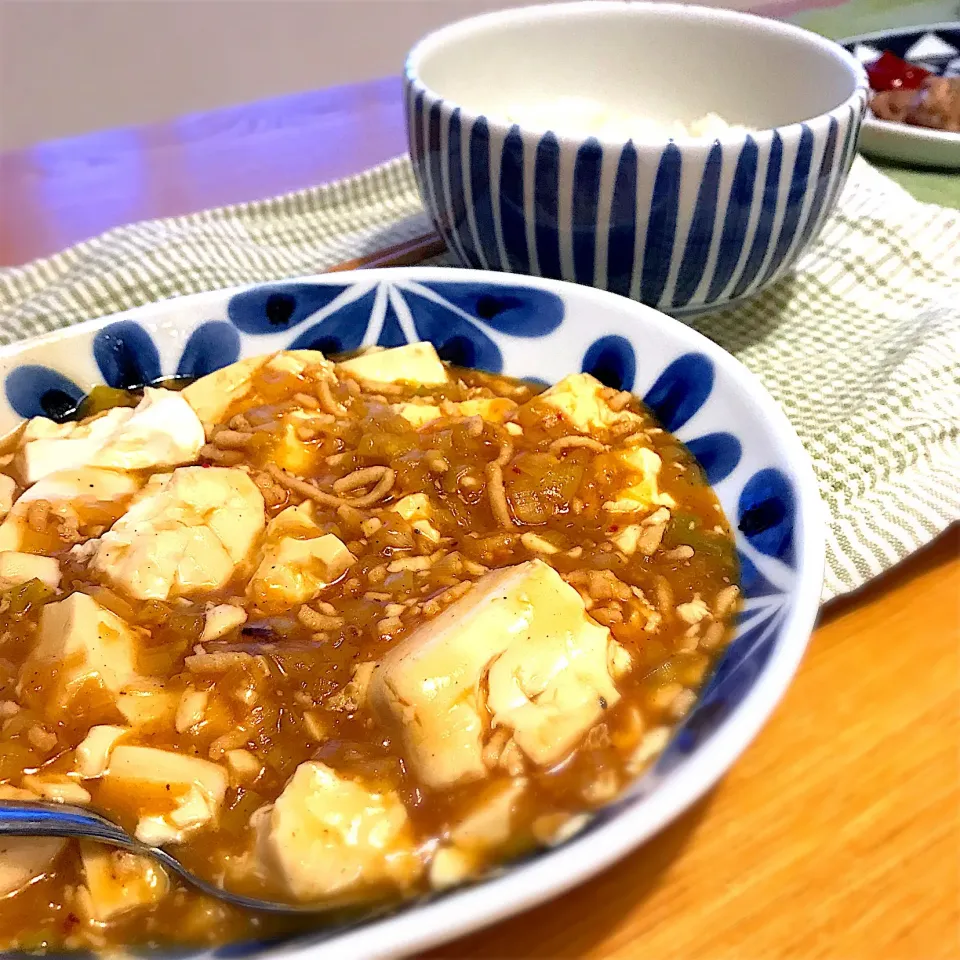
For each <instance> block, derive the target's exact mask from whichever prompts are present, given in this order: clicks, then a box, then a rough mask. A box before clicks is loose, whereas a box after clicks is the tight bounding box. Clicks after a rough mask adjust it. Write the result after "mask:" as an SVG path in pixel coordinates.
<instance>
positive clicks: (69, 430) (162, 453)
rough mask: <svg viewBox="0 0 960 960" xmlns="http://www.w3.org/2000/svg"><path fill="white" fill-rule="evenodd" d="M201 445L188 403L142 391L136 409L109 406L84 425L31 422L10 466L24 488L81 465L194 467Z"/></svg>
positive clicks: (168, 393) (170, 393)
mask: <svg viewBox="0 0 960 960" xmlns="http://www.w3.org/2000/svg"><path fill="white" fill-rule="evenodd" d="M203 444H204V433H203V425H202V424H201V423H200V421H199V419H197V415H196V414H195V413H194V412H193V409H192V408H191V407H190V405H189V404H188V403H187V401H186V400H184V398H183V397H182V396H181V395H180V394H179V393H176V392H174V391H172V390H160V389H154V388H152V387H146V388H145V389H144V393H143V399H142V400H141V401H140V403H139V404H138V406H137V407H136V408H135V409H131V408H129V407H114V408H113V409H111V410H107V411H106V412H105V413H103V414H101V415H100V416H98V417H96V418H94V419H92V420H90V421H89V422H85V423H62V424H58V423H54V422H53V421H51V420H46V419H45V418H43V417H37V418H35V419H33V420H31V421H30V422H29V423H28V424H27V426H26V428H25V429H24V433H23V437H22V438H21V441H20V449H19V451H18V453H17V456H16V459H15V461H14V463H15V466H16V468H17V470H18V471H19V474H20V478H21V480H22V481H23V482H24V483H25V484H27V485H29V484H33V483H36V482H37V481H38V480H41V479H43V477H46V476H49V475H50V474H51V473H58V472H60V471H63V470H71V469H78V468H80V467H106V468H108V469H111V470H156V469H163V468H168V467H176V466H179V465H180V464H185V463H193V462H194V461H195V460H196V459H197V457H198V456H199V454H200V448H201V447H202V446H203Z"/></svg>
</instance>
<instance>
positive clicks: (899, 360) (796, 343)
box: [0, 157, 960, 599]
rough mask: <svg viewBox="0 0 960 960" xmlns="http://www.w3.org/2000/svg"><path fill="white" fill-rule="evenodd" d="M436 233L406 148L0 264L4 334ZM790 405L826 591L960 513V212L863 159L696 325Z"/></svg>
mask: <svg viewBox="0 0 960 960" xmlns="http://www.w3.org/2000/svg"><path fill="white" fill-rule="evenodd" d="M428 229H429V223H428V221H427V219H426V216H425V214H424V212H423V208H422V206H421V204H420V201H419V198H418V196H417V191H416V187H415V184H414V180H413V173H412V170H411V167H410V163H409V160H408V159H407V158H405V157H404V158H401V159H398V160H394V161H392V162H391V163H388V164H386V165H384V166H382V167H378V168H377V169H375V170H371V171H368V172H367V173H364V174H361V175H359V176H357V177H353V178H351V179H349V180H344V181H341V182H339V183H333V184H329V185H327V186H323V187H317V188H314V189H311V190H305V191H301V192H299V193H294V194H290V195H288V196H283V197H278V198H275V199H272V200H265V201H262V202H258V203H251V204H244V205H241V206H234V207H226V208H224V209H220V210H209V211H206V212H204V213H198V214H194V215H192V216H188V217H177V218H174V219H170V220H158V221H152V222H148V223H139V224H134V225H132V226H129V227H121V228H119V229H116V230H112V231H110V232H109V233H106V234H104V235H103V236H101V237H98V238H96V239H94V240H90V241H87V242H86V243H81V244H79V245H78V246H76V247H73V248H72V249H69V250H66V251H64V252H63V253H59V254H57V255H56V256H53V257H50V258H48V259H45V260H40V261H37V262H35V263H32V264H29V265H27V266H25V267H19V268H15V269H9V270H5V271H0V342H3V343H9V342H12V341H14V340H18V339H21V338H23V337H29V336H33V335H35V334H39V333H43V332H46V331H49V330H54V329H57V328H60V327H64V326H67V325H69V324H71V323H76V322H77V321H79V320H84V319H86V318H88V317H96V316H102V315H104V314H107V313H112V312H115V311H118V310H125V309H127V308H129V307H134V306H138V305H140V304H144V303H148V302H150V301H153V300H159V299H162V298H165V297H173V296H177V295H180V294H185V293H193V292H195V291H201V290H210V289H215V288H217V287H226V286H231V285H234V284H242V283H249V282H253V281H262V280H274V279H278V278H281V277H290V276H296V275H300V274H310V273H315V272H319V271H322V270H324V269H325V268H327V267H330V266H332V265H334V264H337V263H341V262H343V261H345V260H348V259H352V258H354V257H358V256H361V255H363V254H365V253H370V252H372V251H375V250H378V249H383V248H385V247H388V246H391V245H393V244H396V243H399V242H401V241H403V240H407V239H410V238H413V237H416V236H419V235H421V234H423V233H425V232H427V230H428ZM696 326H697V327H698V328H699V329H700V330H701V331H702V332H703V333H705V334H706V335H707V336H709V337H711V338H712V339H714V340H716V341H717V342H718V343H720V344H721V345H722V346H724V347H725V348H726V349H727V350H729V351H730V352H731V353H733V354H735V355H736V356H737V357H739V359H740V360H742V361H743V363H745V364H746V365H747V366H748V367H749V368H750V369H751V370H753V371H754V372H755V373H756V374H757V375H758V376H759V377H760V379H761V380H762V381H763V382H764V384H765V385H766V387H767V389H768V390H769V391H770V393H772V394H773V396H774V397H776V398H777V400H778V401H779V402H780V404H781V405H782V406H783V409H784V410H785V411H786V413H787V415H788V416H789V418H790V420H791V421H792V422H793V424H794V426H795V427H796V429H797V432H798V434H799V435H800V438H801V439H802V440H803V442H804V444H805V445H806V448H807V450H808V451H809V453H810V456H811V458H812V459H813V463H814V466H815V468H816V471H817V475H818V477H819V479H820V490H821V493H822V494H823V497H824V500H825V501H826V503H827V505H828V508H829V511H830V518H831V522H830V529H829V535H828V537H829V539H828V544H827V557H828V563H827V574H826V582H825V586H824V599H829V598H831V597H835V596H839V595H840V594H843V593H847V592H849V591H851V590H854V589H856V588H857V587H859V586H861V585H862V584H864V583H865V582H866V581H868V580H870V579H871V578H872V577H875V576H876V575H877V574H879V573H881V572H882V571H884V570H886V569H888V568H889V567H891V566H893V565H894V564H895V563H897V562H898V561H899V560H901V559H903V558H904V557H906V556H907V555H908V554H910V553H912V552H913V551H915V550H917V549H918V548H919V547H921V546H922V545H923V544H925V543H928V542H929V541H930V540H932V539H933V538H934V537H935V536H936V535H937V534H938V533H940V532H941V531H942V530H944V529H945V528H946V527H947V526H948V525H949V524H950V523H951V522H953V521H955V520H957V519H960V442H958V440H960V437H958V434H960V355H958V354H960V214H958V213H957V212H956V211H950V210H945V209H942V208H940V207H936V206H932V205H927V204H922V203H919V202H917V201H916V200H914V199H912V198H911V197H910V196H909V195H908V194H907V193H906V192H905V191H904V190H903V189H902V188H901V187H898V186H897V185H896V184H895V183H893V182H892V181H891V180H889V179H888V178H886V177H885V176H883V175H882V174H880V173H879V172H878V171H876V170H874V169H873V168H872V167H870V166H869V165H868V164H867V163H866V162H864V161H863V160H858V161H857V163H856V165H855V166H854V168H853V171H852V174H851V177H850V182H849V184H848V186H847V188H846V190H845V192H844V194H843V196H842V197H841V200H840V204H839V208H838V210H837V211H836V213H835V214H834V215H833V217H832V218H831V219H830V220H829V222H828V223H827V226H826V229H825V230H824V232H823V235H822V237H821V239H820V241H819V242H818V243H817V245H816V247H815V248H814V249H813V250H811V251H810V252H809V253H808V254H807V255H806V256H805V257H804V259H803V261H802V262H801V263H800V265H799V269H798V270H797V271H796V273H795V274H794V275H793V277H791V278H788V279H786V280H784V281H782V282H781V283H779V284H778V285H776V286H775V287H774V288H773V289H772V290H770V291H768V292H766V293H764V294H761V295H760V296H758V297H756V298H755V299H754V300H753V301H751V302H750V303H747V304H745V305H741V306H737V307H732V308H729V309H727V310H724V311H722V312H718V313H715V314H713V315H709V316H707V317H705V318H703V319H701V320H699V321H697V322H696Z"/></svg>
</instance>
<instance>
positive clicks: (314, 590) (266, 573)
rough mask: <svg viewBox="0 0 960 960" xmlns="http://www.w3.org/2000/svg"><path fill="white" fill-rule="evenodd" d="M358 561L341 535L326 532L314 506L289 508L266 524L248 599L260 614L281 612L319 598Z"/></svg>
mask: <svg viewBox="0 0 960 960" xmlns="http://www.w3.org/2000/svg"><path fill="white" fill-rule="evenodd" d="M355 560H356V558H355V557H354V556H353V554H352V553H351V552H350V551H349V550H348V549H347V548H346V546H345V545H344V543H343V542H342V541H341V540H340V539H339V538H338V537H335V536H334V535H333V534H332V533H327V534H324V533H322V531H321V530H320V528H319V527H318V526H317V524H316V522H315V521H314V519H313V505H312V504H311V503H309V502H307V503H302V504H300V506H298V507H288V508H287V509H286V510H284V511H282V512H281V513H280V514H278V515H277V516H276V517H274V518H273V520H271V521H270V523H269V524H268V525H267V532H266V538H265V541H264V545H263V550H262V553H261V559H260V563H259V564H258V565H257V569H256V570H255V571H254V574H253V577H252V578H251V580H250V583H249V584H248V586H247V596H248V597H249V598H250V599H251V600H252V601H253V602H254V603H255V604H256V605H257V607H259V608H260V609H261V610H263V611H265V612H273V613H279V612H281V611H283V610H287V609H289V608H290V607H293V606H297V605H298V604H301V603H307V602H308V601H310V600H313V599H314V598H315V597H317V596H319V595H320V593H321V592H322V591H323V589H324V588H325V587H327V586H329V584H331V583H333V582H334V581H336V580H337V579H339V578H340V577H341V576H343V574H344V573H345V572H346V571H347V569H348V568H349V567H350V566H351V565H352V564H353V563H354V562H355Z"/></svg>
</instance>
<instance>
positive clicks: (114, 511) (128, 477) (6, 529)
mask: <svg viewBox="0 0 960 960" xmlns="http://www.w3.org/2000/svg"><path fill="white" fill-rule="evenodd" d="M142 485H143V481H142V480H140V479H139V477H138V476H136V475H134V474H129V473H122V472H120V471H116V470H104V469H102V468H99V467H81V468H80V469H78V470H63V471H60V472H58V473H51V474H49V475H48V476H46V477H44V478H43V479H42V480H40V481H38V482H37V483H35V484H34V485H33V486H32V487H30V488H28V489H27V490H26V491H24V493H22V494H21V495H20V497H19V498H18V499H17V501H16V503H14V505H13V508H12V509H11V510H10V513H9V515H8V516H7V517H6V519H5V520H4V521H3V523H2V524H0V550H14V551H26V552H30V553H34V552H37V546H38V545H40V546H43V547H49V548H51V549H56V548H58V547H59V546H60V545H59V544H57V542H56V541H55V540H54V541H50V537H49V535H47V534H40V533H37V532H36V531H34V530H31V528H30V525H29V523H28V514H29V512H30V506H31V504H33V503H37V502H39V501H45V502H47V503H49V504H51V506H53V507H54V508H56V507H57V506H58V505H59V504H66V505H68V506H70V507H71V508H72V509H73V510H75V511H76V512H77V514H78V515H79V516H80V518H81V520H83V519H84V517H85V516H86V515H87V514H89V513H91V512H96V513H97V514H98V515H99V519H103V518H104V517H106V518H108V519H111V520H112V519H114V518H116V517H118V516H119V515H120V514H122V513H123V510H124V508H125V507H126V505H127V504H128V503H129V502H130V500H131V499H132V498H133V497H134V496H135V495H136V494H137V492H138V491H139V490H140V487H141V486H142ZM48 541H50V542H48ZM27 548H29V549H27Z"/></svg>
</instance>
